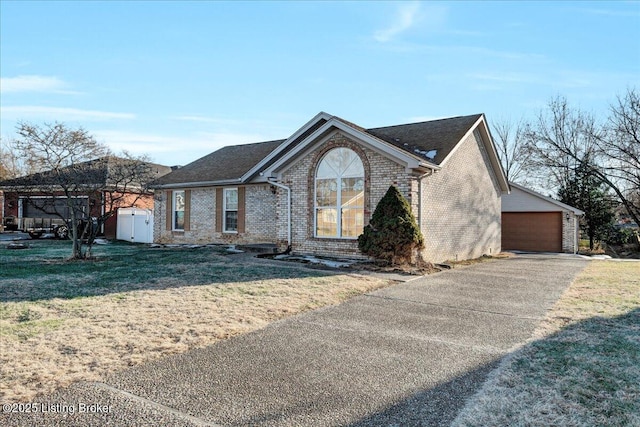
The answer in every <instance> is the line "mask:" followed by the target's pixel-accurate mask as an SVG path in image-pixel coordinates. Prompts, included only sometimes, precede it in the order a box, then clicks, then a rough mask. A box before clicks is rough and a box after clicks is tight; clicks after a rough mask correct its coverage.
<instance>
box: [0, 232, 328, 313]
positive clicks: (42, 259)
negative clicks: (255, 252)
mask: <svg viewBox="0 0 640 427" xmlns="http://www.w3.org/2000/svg"><path fill="white" fill-rule="evenodd" d="M29 246H30V247H29V249H21V250H9V249H6V248H3V247H0V301H1V302H17V301H37V300H46V299H52V298H66V299H69V298H78V297H88V296H99V295H107V294H112V293H120V292H127V291H134V290H159V289H168V288H176V287H184V286H199V285H209V284H221V285H222V284H225V283H229V282H235V283H238V282H249V281H259V280H270V279H291V278H306V277H320V276H326V275H328V274H331V272H327V271H317V270H311V269H305V268H301V267H300V266H295V267H294V266H278V265H271V264H269V263H264V262H263V263H257V262H256V263H253V262H247V258H242V259H239V258H238V256H237V255H228V254H226V253H224V252H223V251H222V249H219V248H215V247H201V248H192V249H189V248H150V247H148V246H146V245H136V244H130V243H125V242H116V243H111V244H109V245H101V246H97V247H95V249H94V255H95V259H94V260H87V261H67V260H66V259H67V258H68V256H69V254H70V244H69V243H68V242H64V241H62V242H61V241H37V240H36V241H29Z"/></svg>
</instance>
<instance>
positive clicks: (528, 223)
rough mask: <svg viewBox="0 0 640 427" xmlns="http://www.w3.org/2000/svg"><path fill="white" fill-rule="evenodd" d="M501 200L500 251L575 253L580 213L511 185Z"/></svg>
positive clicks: (550, 199) (526, 189)
mask: <svg viewBox="0 0 640 427" xmlns="http://www.w3.org/2000/svg"><path fill="white" fill-rule="evenodd" d="M510 185H511V193H510V194H508V195H505V196H503V197H502V249H503V250H519V251H531V252H567V253H576V252H578V245H579V241H580V224H579V217H580V216H582V215H584V212H583V211H581V210H580V209H576V208H574V207H573V206H569V205H566V204H564V203H561V202H559V201H557V200H554V199H552V198H550V197H546V196H543V195H542V194H540V193H536V192H535V191H533V190H531V189H528V188H525V187H523V186H521V185H518V184H514V183H510Z"/></svg>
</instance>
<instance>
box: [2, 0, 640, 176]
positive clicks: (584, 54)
mask: <svg viewBox="0 0 640 427" xmlns="http://www.w3.org/2000/svg"><path fill="white" fill-rule="evenodd" d="M0 19H1V21H0V24H1V25H0V27H1V29H0V36H1V42H0V43H1V45H0V76H1V78H2V81H1V84H0V90H1V93H0V95H1V101H0V107H1V111H0V113H1V117H0V119H1V121H0V126H1V129H0V135H1V136H2V139H3V140H5V141H6V140H7V139H9V138H12V137H13V136H15V125H16V123H17V121H18V120H24V121H29V122H33V123H44V122H53V121H60V122H65V123H67V124H69V125H70V126H74V127H75V126H82V127H84V128H85V129H87V130H89V131H90V132H91V133H93V134H94V135H95V136H96V138H97V139H98V140H99V141H101V142H104V143H106V144H107V145H109V146H110V147H112V148H113V149H114V150H116V151H119V150H121V149H127V150H129V151H130V152H132V153H134V154H148V155H150V156H151V157H152V158H153V159H154V160H156V161H157V162H159V163H163V164H168V165H174V164H186V163H189V162H191V161H193V160H195V159H197V158H198V157H201V156H203V155H205V154H208V153H210V152H212V151H215V150H216V149H218V148H220V147H222V146H224V145H232V144H240V143H251V142H258V141H265V140H270V139H279V138H286V137H288V136H289V135H290V134H291V133H293V132H294V131H295V130H296V129H298V128H299V127H300V126H302V125H303V124H304V123H306V122H307V121H308V120H309V119H311V118H312V117H313V116H314V115H315V114H317V113H318V112H320V111H326V112H328V113H330V114H335V115H338V116H341V117H343V118H344V119H346V120H349V121H352V122H354V123H357V124H358V125H360V126H363V127H377V126H385V125H393V124H400V123H409V122H415V121H421V120H429V119H435V118H441V117H451V116H459V115H466V114H475V113H480V112H483V113H485V114H486V115H487V118H488V121H489V123H491V122H492V121H498V120H504V119H506V118H510V119H511V120H513V121H517V120H519V119H521V118H524V119H528V118H532V117H534V116H535V115H536V114H537V113H538V112H539V111H540V109H541V108H543V107H544V106H545V104H546V103H547V101H548V100H549V99H550V98H551V97H553V96H556V95H563V96H566V97H567V98H568V100H569V101H570V103H571V104H573V105H575V106H577V107H580V108H583V109H585V110H588V111H593V112H594V113H595V114H596V115H598V116H600V117H603V118H604V117H605V115H606V113H607V109H608V105H609V104H610V103H611V102H612V101H614V100H615V97H616V95H619V94H622V93H623V92H624V91H625V90H626V89H627V88H628V87H640V84H639V83H640V2H637V1H636V2H615V1H611V2H577V1H576V2H550V1H548V2H547V1H545V2H364V1H362V2H266V1H264V2H206V1H194V2H171V1H162V2H153V1H141V2H125V1H122V2H117V1H109V2H98V1H87V2H81V1H70V2H55V1H47V2H36V1H11V0H8V1H7V0H2V1H0Z"/></svg>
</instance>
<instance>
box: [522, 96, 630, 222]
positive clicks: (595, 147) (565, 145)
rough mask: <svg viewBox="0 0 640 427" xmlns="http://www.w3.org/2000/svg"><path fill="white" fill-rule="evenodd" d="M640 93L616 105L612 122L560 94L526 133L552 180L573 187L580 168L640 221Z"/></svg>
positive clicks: (534, 158) (533, 157)
mask: <svg viewBox="0 0 640 427" xmlns="http://www.w3.org/2000/svg"><path fill="white" fill-rule="evenodd" d="M639 110H640V107H639V102H638V95H637V92H636V91H635V90H629V91H628V93H627V95H626V96H625V97H622V98H618V104H617V105H615V106H613V107H612V110H611V111H612V112H611V116H610V118H609V121H608V122H607V123H604V124H600V123H598V122H597V121H596V119H595V117H594V116H593V115H591V114H587V113H585V112H583V111H580V110H579V109H575V108H571V107H570V106H569V105H568V103H567V101H566V99H565V98H563V97H557V98H555V99H552V100H551V101H550V102H549V107H548V109H547V110H546V111H543V112H541V113H540V114H539V116H538V119H537V120H536V121H534V122H533V123H530V124H528V125H527V130H526V132H525V139H526V149H527V152H528V153H529V154H530V158H529V161H530V162H531V164H532V165H533V166H535V167H538V168H539V169H540V170H542V171H545V172H547V173H548V176H549V180H550V184H551V185H552V186H554V187H556V188H560V187H565V188H566V187H568V186H570V185H571V182H570V181H571V179H572V177H573V176H575V172H576V171H577V170H579V169H582V170H585V171H587V172H588V174H590V175H593V176H595V177H597V178H598V180H599V181H600V182H602V183H604V184H605V185H606V186H607V187H608V188H609V189H610V190H611V191H612V192H613V193H614V194H615V195H616V197H617V199H618V200H619V202H620V203H622V204H623V205H624V206H625V208H626V209H627V211H628V212H629V214H630V215H631V217H632V218H633V220H634V221H635V222H636V223H638V224H640V206H638V203H637V202H636V200H637V197H636V196H634V194H637V193H638V192H640V162H639V153H640V144H639V143H638V139H639V136H638V135H639V134H638V129H639V128H640V125H639V123H640V118H639V117H640V114H639Z"/></svg>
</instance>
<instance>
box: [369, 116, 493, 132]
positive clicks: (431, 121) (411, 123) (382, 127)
mask: <svg viewBox="0 0 640 427" xmlns="http://www.w3.org/2000/svg"><path fill="white" fill-rule="evenodd" d="M483 115H484V113H477V114H467V115H464V116H454V117H443V118H441V119H433V120H422V121H420V122H410V123H401V124H397V125H389V126H378V127H374V128H367V129H366V130H367V131H371V130H377V129H388V128H394V127H400V126H411V125H419V124H423V123H434V122H442V121H445V120H454V119H463V118H469V117H478V118H480V117H481V116H483Z"/></svg>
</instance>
